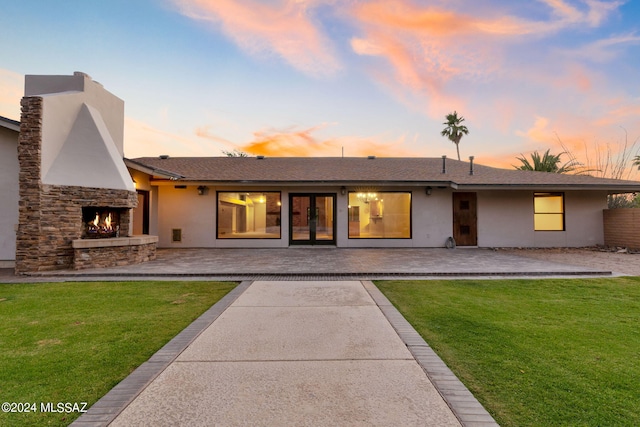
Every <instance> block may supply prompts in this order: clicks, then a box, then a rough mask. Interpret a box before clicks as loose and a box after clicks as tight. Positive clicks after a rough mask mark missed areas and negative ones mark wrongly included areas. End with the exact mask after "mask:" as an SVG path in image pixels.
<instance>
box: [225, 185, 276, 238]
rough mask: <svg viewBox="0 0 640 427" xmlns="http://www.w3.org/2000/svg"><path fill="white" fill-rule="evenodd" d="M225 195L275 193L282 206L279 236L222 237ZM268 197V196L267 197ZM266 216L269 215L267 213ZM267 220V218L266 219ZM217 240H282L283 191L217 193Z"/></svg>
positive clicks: (228, 191) (230, 191)
mask: <svg viewBox="0 0 640 427" xmlns="http://www.w3.org/2000/svg"><path fill="white" fill-rule="evenodd" d="M225 193H237V194H247V193H249V194H257V193H260V194H265V195H266V194H267V193H273V194H277V195H278V200H279V202H280V204H279V205H278V207H279V208H280V224H279V225H278V228H279V230H278V236H273V237H242V236H233V235H230V236H229V237H220V195H221V194H225ZM265 197H266V196H265ZM265 215H268V212H266V214H265ZM265 219H266V218H265ZM215 238H216V239H217V240H281V239H282V191H278V190H265V191H262V190H218V191H216V236H215Z"/></svg>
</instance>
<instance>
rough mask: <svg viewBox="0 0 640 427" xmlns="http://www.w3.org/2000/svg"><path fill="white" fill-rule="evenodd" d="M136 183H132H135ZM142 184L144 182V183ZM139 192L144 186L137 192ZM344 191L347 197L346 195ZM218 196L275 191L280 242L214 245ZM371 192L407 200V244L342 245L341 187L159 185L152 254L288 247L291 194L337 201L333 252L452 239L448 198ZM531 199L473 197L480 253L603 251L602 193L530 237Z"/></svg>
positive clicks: (575, 198) (344, 206) (438, 193)
mask: <svg viewBox="0 0 640 427" xmlns="http://www.w3.org/2000/svg"><path fill="white" fill-rule="evenodd" d="M136 181H138V180H137V179H136ZM143 182H144V181H143ZM143 185H144V184H143ZM347 190H350V191H353V189H351V188H348V189H347ZM218 191H249V192H250V191H279V192H280V193H281V203H282V206H281V215H280V219H281V238H280V239H217V238H216V221H217V219H216V214H217V205H216V194H217V192H218ZM378 191H381V192H382V191H407V192H411V193H412V197H411V230H412V234H411V238H410V239H358V238H351V239H350V238H349V223H348V206H349V197H348V193H347V194H344V195H343V194H341V192H340V187H304V186H300V187H293V186H285V187H251V188H250V187H235V186H233V187H232V186H219V187H214V186H209V188H208V192H207V193H206V194H204V195H198V191H197V185H193V184H192V185H188V186H187V188H184V189H180V188H175V186H174V185H161V186H159V187H158V188H157V191H152V192H151V201H152V203H151V224H150V232H151V234H156V233H157V235H158V236H159V237H160V241H159V247H165V248H175V247H183V248H190V247H205V248H206V247H211V248H214V247H218V248H244V247H255V248H277V247H287V246H289V195H290V194H291V193H331V194H336V215H335V223H336V246H338V247H352V248H357V247H444V245H445V242H446V239H447V238H448V237H449V236H451V235H452V233H453V225H452V224H453V206H452V191H451V190H450V189H438V188H434V189H432V191H431V194H430V195H427V194H426V192H425V190H424V188H422V187H379V189H378ZM533 193H534V192H533V191H478V192H477V195H478V210H477V212H478V246H479V247H565V246H566V247H572V246H591V245H595V244H602V243H603V241H604V233H603V222H602V209H603V207H605V205H606V193H605V192H601V191H598V192H593V191H589V192H580V191H568V192H565V224H566V226H565V230H564V231H535V230H534V215H533ZM173 229H180V230H181V232H182V241H181V242H172V241H171V239H172V230H173Z"/></svg>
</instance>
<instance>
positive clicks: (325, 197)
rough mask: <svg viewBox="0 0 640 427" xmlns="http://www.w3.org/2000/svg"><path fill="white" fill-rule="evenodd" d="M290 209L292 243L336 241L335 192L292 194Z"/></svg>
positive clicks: (318, 243)
mask: <svg viewBox="0 0 640 427" xmlns="http://www.w3.org/2000/svg"><path fill="white" fill-rule="evenodd" d="M289 209H290V211H289V214H290V215H289V224H290V226H289V242H290V243H291V244H292V245H333V244H335V243H336V238H335V235H336V229H335V211H336V195H335V194H291V195H290V196H289Z"/></svg>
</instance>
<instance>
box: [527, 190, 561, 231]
mask: <svg viewBox="0 0 640 427" xmlns="http://www.w3.org/2000/svg"><path fill="white" fill-rule="evenodd" d="M543 197H560V208H561V212H537V211H536V199H537V198H543ZM537 215H561V216H562V229H560V230H558V229H538V228H536V216H537ZM565 218H566V205H565V193H564V192H557V191H548V192H534V193H533V231H566V221H565Z"/></svg>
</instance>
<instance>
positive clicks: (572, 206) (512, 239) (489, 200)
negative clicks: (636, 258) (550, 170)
mask: <svg viewBox="0 0 640 427" xmlns="http://www.w3.org/2000/svg"><path fill="white" fill-rule="evenodd" d="M533 193H534V192H533V191H508V192H507V191H486V192H479V193H478V246H480V247H580V246H593V245H596V244H603V243H604V231H603V221H602V209H604V208H606V204H607V194H606V192H603V191H566V192H564V195H565V198H564V206H565V230H564V231H535V230H534V227H533Z"/></svg>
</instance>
